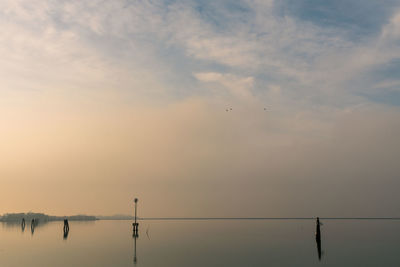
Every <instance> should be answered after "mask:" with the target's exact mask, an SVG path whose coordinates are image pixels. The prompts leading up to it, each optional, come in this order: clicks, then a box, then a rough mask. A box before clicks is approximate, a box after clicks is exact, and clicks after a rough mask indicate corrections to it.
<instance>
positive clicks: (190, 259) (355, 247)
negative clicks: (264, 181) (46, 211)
mask: <svg viewBox="0 0 400 267" xmlns="http://www.w3.org/2000/svg"><path fill="white" fill-rule="evenodd" d="M322 222H323V224H324V225H323V226H322V228H321V231H322V258H321V261H319V260H318V253H317V244H316V241H315V222H314V221H312V220H262V221H243V220H239V221H233V220H225V221H141V222H140V229H139V231H140V232H139V238H137V239H136V259H137V262H136V263H134V256H135V255H134V254H135V239H134V238H133V237H132V225H131V222H129V221H96V222H84V223H82V222H70V232H69V235H68V237H67V239H64V237H63V230H62V227H63V222H51V223H47V224H42V225H40V224H39V225H38V226H37V227H36V228H35V231H34V233H33V234H32V233H31V229H30V224H29V223H28V224H27V227H26V229H25V231H24V232H23V231H22V229H21V227H20V226H19V225H10V224H5V223H0V266H2V267H3V266H5V267H8V266H30V267H36V266H167V267H168V266H174V267H177V266H230V267H232V266H319V265H325V266H400V250H399V248H400V221H396V220H322ZM146 232H147V234H146Z"/></svg>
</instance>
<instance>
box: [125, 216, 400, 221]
mask: <svg viewBox="0 0 400 267" xmlns="http://www.w3.org/2000/svg"><path fill="white" fill-rule="evenodd" d="M132 217H133V218H134V216H132ZM316 218H317V217H148V218H146V217H144V218H141V217H138V218H137V219H138V220H142V221H161V220H171V221H173V220H177V221H178V220H179V221H185V220H186V221H195V220H315V219H316ZM319 218H320V219H323V220H400V217H319Z"/></svg>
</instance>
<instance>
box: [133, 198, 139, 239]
mask: <svg viewBox="0 0 400 267" xmlns="http://www.w3.org/2000/svg"><path fill="white" fill-rule="evenodd" d="M134 202H135V222H134V223H133V224H132V226H133V235H134V236H136V237H138V236H139V223H138V222H137V202H138V199H137V198H135V200H134Z"/></svg>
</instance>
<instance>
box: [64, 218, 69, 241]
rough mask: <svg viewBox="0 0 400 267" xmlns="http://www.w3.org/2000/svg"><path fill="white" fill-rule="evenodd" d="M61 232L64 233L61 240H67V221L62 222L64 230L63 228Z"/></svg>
mask: <svg viewBox="0 0 400 267" xmlns="http://www.w3.org/2000/svg"><path fill="white" fill-rule="evenodd" d="M63 231H64V235H63V238H64V240H67V239H68V234H69V223H68V219H65V220H64V228H63Z"/></svg>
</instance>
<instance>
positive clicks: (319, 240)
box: [315, 217, 321, 260]
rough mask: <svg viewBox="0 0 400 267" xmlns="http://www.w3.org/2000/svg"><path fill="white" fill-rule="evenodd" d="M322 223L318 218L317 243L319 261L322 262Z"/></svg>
mask: <svg viewBox="0 0 400 267" xmlns="http://www.w3.org/2000/svg"><path fill="white" fill-rule="evenodd" d="M320 225H321V223H320V222H319V217H317V229H316V231H315V241H316V242H317V251H318V259H319V260H321V227H320Z"/></svg>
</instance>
